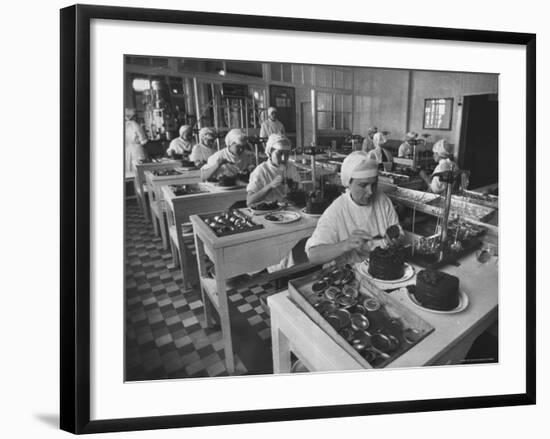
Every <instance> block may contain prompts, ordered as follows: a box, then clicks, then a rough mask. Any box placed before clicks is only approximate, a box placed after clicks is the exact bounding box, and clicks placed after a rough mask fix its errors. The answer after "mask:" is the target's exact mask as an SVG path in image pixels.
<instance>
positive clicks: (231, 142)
mask: <svg viewBox="0 0 550 439" xmlns="http://www.w3.org/2000/svg"><path fill="white" fill-rule="evenodd" d="M225 145H226V147H225V148H223V149H221V150H220V151H218V152H216V153H214V154H212V155H211V156H210V157H209V158H208V161H207V162H206V165H204V166H203V167H202V168H201V180H202V181H206V180H208V179H209V178H211V177H218V176H220V175H228V176H236V175H238V174H239V173H241V172H242V171H244V170H246V169H249V168H251V167H253V166H254V159H253V156H252V155H251V154H249V153H248V151H245V148H246V145H247V141H246V135H245V134H244V132H243V131H242V130H240V129H239V128H234V129H232V130H230V131H229V132H228V133H227V135H226V136H225Z"/></svg>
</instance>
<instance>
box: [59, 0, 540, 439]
mask: <svg viewBox="0 0 550 439" xmlns="http://www.w3.org/2000/svg"><path fill="white" fill-rule="evenodd" d="M60 14H61V15H60V49H61V61H60V71H61V75H60V89H61V96H60V99H61V112H60V121H61V122H60V123H61V126H60V130H61V155H60V166H61V176H60V177H61V211H60V214H61V222H60V232H61V242H60V246H61V261H60V262H61V264H60V266H61V273H60V276H61V289H60V315H61V321H60V341H61V349H60V362H61V368H60V381H61V385H60V425H61V428H62V429H63V430H66V431H69V432H73V433H79V434H80V433H97V432H112V431H130V430H144V429H159V428H173V427H192V426H207V425H220V424H238V423H253V422H268V421H269V422H273V421H283V420H304V419H314V418H324V417H348V416H364V415H375V414H387V413H404V412H424V411H437V410H450V409H465V408H481V407H497V406H515V405H528V404H534V403H535V401H536V381H535V380H536V378H535V377H536V351H535V346H536V338H535V327H536V316H535V306H536V304H535V300H536V299H535V291H536V276H535V275H536V268H535V267H536V259H535V258H536V244H535V243H536V222H535V221H536V220H535V208H536V206H535V200H536V186H535V181H536V172H535V163H536V160H535V155H536V152H535V146H534V145H535V144H536V134H535V133H536V122H535V121H536V113H535V111H536V85H535V83H536V81H535V79H536V36H535V35H534V34H529V33H512V32H495V31H482V30H464V29H447V28H437V27H422V26H402V25H388V24H376V23H358V22H343V21H328V20H311V19H303V18H286V17H285V18H282V17H265V16H251V15H233V14H221V13H203V12H192V11H174V10H159V9H141V8H123V7H106V6H88V5H75V6H71V7H67V8H64V9H62V10H61V11H60ZM94 19H102V20H129V21H141V22H154V23H181V24H194V25H207V26H229V27H239V28H262V29H273V30H292V31H303V32H329V33H334V34H348V35H370V36H383V37H400V38H417V39H437V40H444V41H464V42H486V43H502V44H512V45H521V46H524V47H525V48H526V65H525V68H526V79H527V89H526V99H527V105H526V108H527V112H526V144H527V145H528V147H529V148H530V151H529V158H530V159H529V160H528V161H527V169H526V171H527V172H526V175H527V177H526V178H527V181H526V185H527V195H526V197H527V198H526V202H527V204H526V206H527V209H526V221H527V223H526V236H525V239H526V241H525V245H526V254H527V261H526V267H527V268H526V269H527V273H526V291H527V292H528V296H527V298H526V300H527V302H526V305H527V306H526V315H525V318H526V356H525V365H526V376H525V389H526V391H525V393H517V394H507V395H495V396H483V397H465V398H448V399H431V400H415V401H393V402H384V403H368V404H346V405H338V406H317V407H300V408H292V409H291V408H285V409H273V410H254V411H241V412H225V413H219V412H217V413H201V414H181V415H174V416H156V417H140V418H128V419H102V420H91V419H90V395H91V389H90V360H91V358H90V349H89V346H90V279H91V273H90V213H91V209H90V174H91V173H90V114H91V112H90V22H91V21H92V20H94Z"/></svg>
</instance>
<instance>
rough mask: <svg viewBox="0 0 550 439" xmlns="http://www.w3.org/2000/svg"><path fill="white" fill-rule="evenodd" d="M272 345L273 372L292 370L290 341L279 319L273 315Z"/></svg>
mask: <svg viewBox="0 0 550 439" xmlns="http://www.w3.org/2000/svg"><path fill="white" fill-rule="evenodd" d="M271 345H272V352H273V373H289V372H290V367H291V365H290V341H289V340H288V338H287V337H286V335H285V334H284V333H283V332H282V331H281V329H280V328H279V319H278V318H277V316H275V315H273V314H272V315H271Z"/></svg>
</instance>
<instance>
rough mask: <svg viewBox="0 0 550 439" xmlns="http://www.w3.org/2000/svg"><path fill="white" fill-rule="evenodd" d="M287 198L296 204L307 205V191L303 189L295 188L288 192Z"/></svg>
mask: <svg viewBox="0 0 550 439" xmlns="http://www.w3.org/2000/svg"><path fill="white" fill-rule="evenodd" d="M286 199H287V200H288V201H290V202H291V203H294V204H295V205H296V206H305V205H306V192H305V191H302V190H293V191H291V192H289V193H287V194H286Z"/></svg>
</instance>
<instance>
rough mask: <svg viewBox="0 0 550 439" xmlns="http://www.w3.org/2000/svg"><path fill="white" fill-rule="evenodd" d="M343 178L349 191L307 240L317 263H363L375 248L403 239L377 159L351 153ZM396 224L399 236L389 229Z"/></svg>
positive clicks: (336, 201)
mask: <svg viewBox="0 0 550 439" xmlns="http://www.w3.org/2000/svg"><path fill="white" fill-rule="evenodd" d="M341 178H342V184H343V185H344V186H345V187H346V192H345V193H344V194H342V195H340V196H339V197H338V198H337V199H336V200H334V201H333V202H332V204H331V205H330V206H329V207H328V209H327V210H325V212H324V213H323V215H322V216H321V218H319V222H318V223H317V227H316V228H315V231H314V232H313V235H312V236H311V237H310V238H309V239H308V241H307V243H306V253H307V255H308V257H309V260H310V262H312V263H314V264H324V263H327V262H331V261H336V263H337V264H344V263H349V264H353V263H355V262H361V261H363V260H364V259H365V258H366V257H367V256H368V254H369V253H370V252H371V251H372V250H374V249H375V248H376V247H386V246H387V245H388V244H390V243H396V242H399V241H400V240H401V239H402V238H403V230H402V229H401V226H399V220H398V217H397V213H396V212H395V209H394V207H393V205H392V202H391V200H390V199H389V198H388V196H387V195H386V194H384V192H382V191H381V190H378V187H377V185H378V162H377V161H376V160H372V159H370V158H369V156H368V154H367V153H365V152H363V151H356V152H353V153H351V154H350V155H349V156H347V157H346V158H345V160H344V162H343V163H342V171H341ZM394 225H395V226H398V227H399V236H398V237H396V238H394V239H390V238H389V237H388V236H387V233H386V231H387V230H388V228H389V227H390V226H394ZM380 237H381V238H380Z"/></svg>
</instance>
